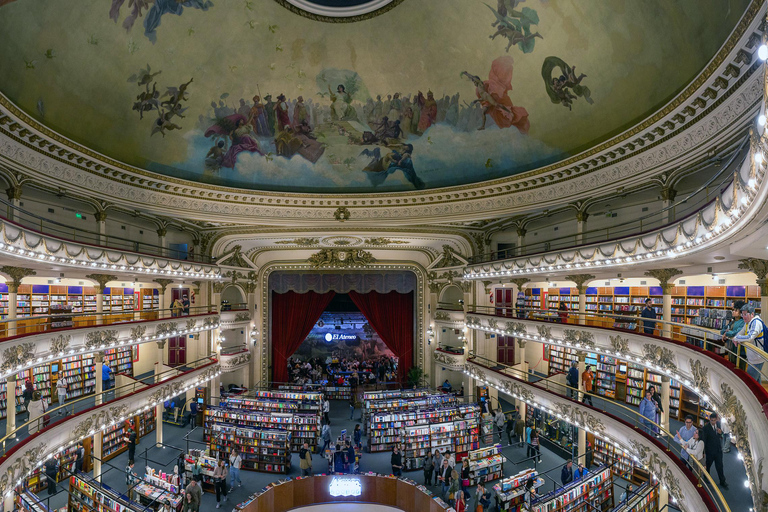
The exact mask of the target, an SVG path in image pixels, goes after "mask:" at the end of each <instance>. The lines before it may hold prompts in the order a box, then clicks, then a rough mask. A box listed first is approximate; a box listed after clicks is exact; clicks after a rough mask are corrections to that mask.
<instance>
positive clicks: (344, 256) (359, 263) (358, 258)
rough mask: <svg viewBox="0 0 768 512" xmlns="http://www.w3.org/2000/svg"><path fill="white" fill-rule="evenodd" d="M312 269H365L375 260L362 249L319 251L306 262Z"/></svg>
mask: <svg viewBox="0 0 768 512" xmlns="http://www.w3.org/2000/svg"><path fill="white" fill-rule="evenodd" d="M307 261H308V262H309V264H310V265H312V267H314V268H347V267H365V266H367V265H369V264H371V263H373V262H375V261H376V259H375V258H374V257H373V255H372V254H371V253H370V252H368V251H363V250H362V249H321V250H320V251H319V252H316V253H315V254H313V255H312V256H310V257H309V259H308V260H307Z"/></svg>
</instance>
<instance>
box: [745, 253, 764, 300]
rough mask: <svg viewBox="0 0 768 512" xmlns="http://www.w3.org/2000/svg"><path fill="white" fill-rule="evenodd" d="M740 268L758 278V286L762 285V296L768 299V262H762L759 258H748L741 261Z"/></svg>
mask: <svg viewBox="0 0 768 512" xmlns="http://www.w3.org/2000/svg"><path fill="white" fill-rule="evenodd" d="M739 261H740V262H741V263H739V268H742V269H744V270H749V271H750V272H752V273H753V274H755V275H756V276H757V284H758V285H760V296H761V297H768V280H766V275H768V260H761V259H758V258H747V259H745V260H739Z"/></svg>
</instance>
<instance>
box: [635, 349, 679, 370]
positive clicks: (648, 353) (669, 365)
mask: <svg viewBox="0 0 768 512" xmlns="http://www.w3.org/2000/svg"><path fill="white" fill-rule="evenodd" d="M643 359H645V360H646V361H649V362H651V363H653V364H655V365H658V366H660V367H661V368H663V369H665V370H670V371H673V372H676V371H677V364H676V363H675V353H674V352H672V351H671V350H670V349H668V348H667V347H659V346H658V345H653V344H651V343H646V344H645V345H643Z"/></svg>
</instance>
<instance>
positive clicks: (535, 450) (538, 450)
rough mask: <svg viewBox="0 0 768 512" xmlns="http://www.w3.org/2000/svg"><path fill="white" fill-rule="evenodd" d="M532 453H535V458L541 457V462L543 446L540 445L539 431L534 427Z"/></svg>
mask: <svg viewBox="0 0 768 512" xmlns="http://www.w3.org/2000/svg"><path fill="white" fill-rule="evenodd" d="M531 453H532V454H533V458H534V459H536V458H538V459H539V463H541V447H540V446H539V432H538V430H536V429H533V430H532V431H531Z"/></svg>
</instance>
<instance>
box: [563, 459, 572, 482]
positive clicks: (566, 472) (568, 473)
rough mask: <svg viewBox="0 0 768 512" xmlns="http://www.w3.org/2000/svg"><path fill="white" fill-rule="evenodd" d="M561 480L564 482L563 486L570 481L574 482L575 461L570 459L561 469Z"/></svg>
mask: <svg viewBox="0 0 768 512" xmlns="http://www.w3.org/2000/svg"><path fill="white" fill-rule="evenodd" d="M560 481H561V482H562V483H563V486H566V485H568V484H569V483H571V482H573V462H572V461H570V460H569V461H568V462H567V463H566V464H565V466H563V469H562V471H560Z"/></svg>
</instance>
